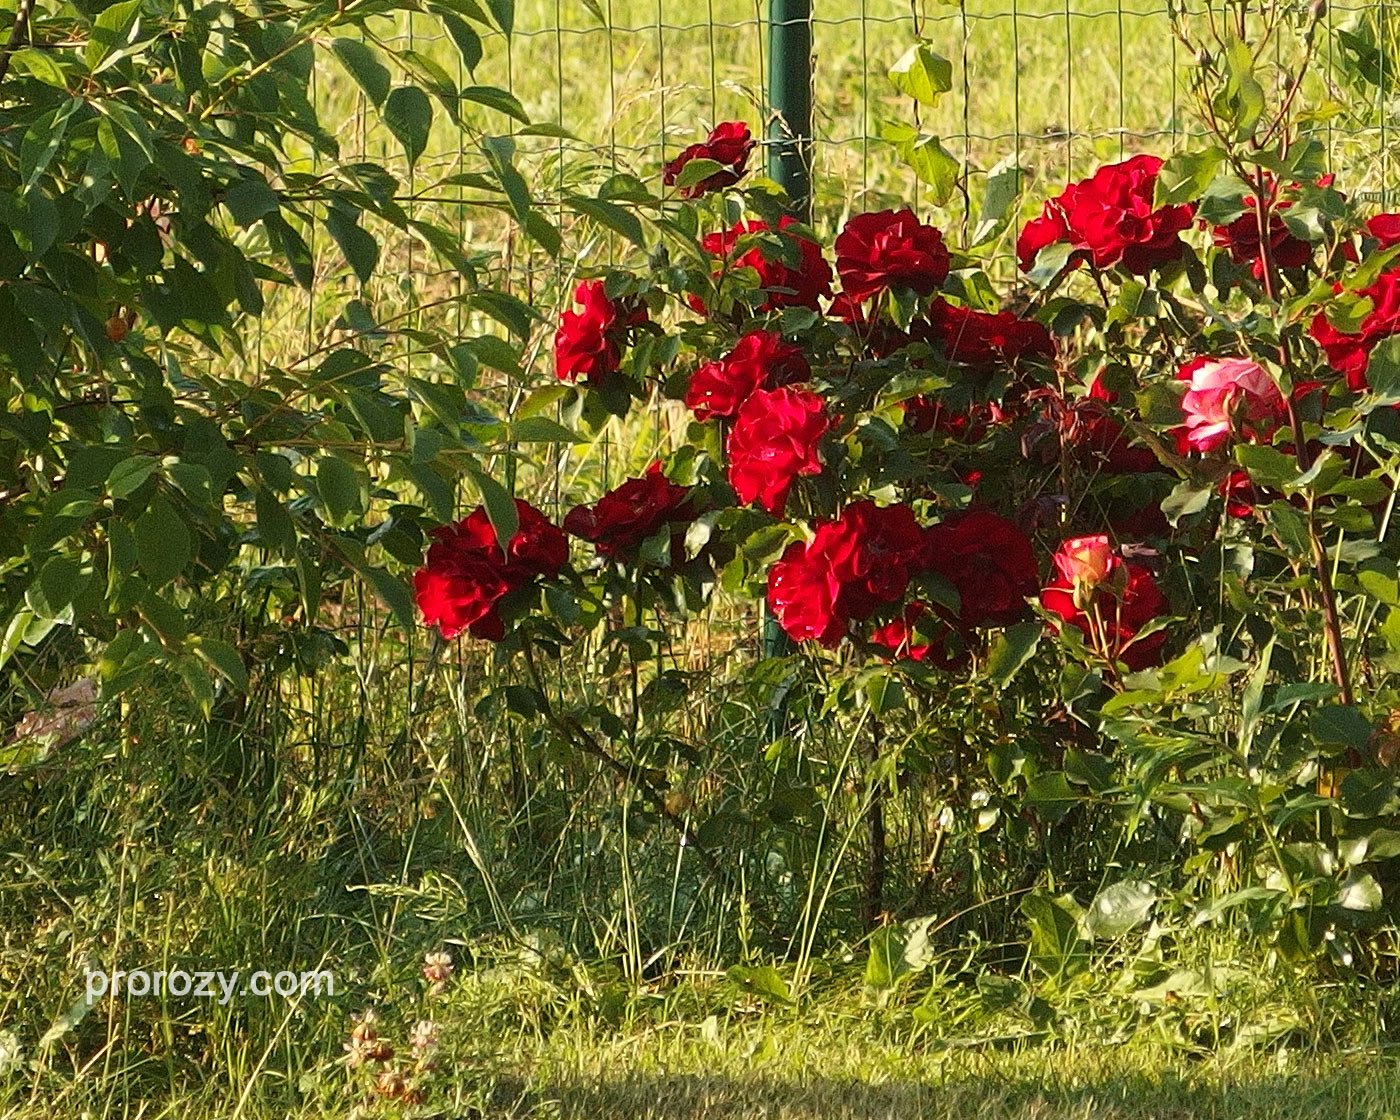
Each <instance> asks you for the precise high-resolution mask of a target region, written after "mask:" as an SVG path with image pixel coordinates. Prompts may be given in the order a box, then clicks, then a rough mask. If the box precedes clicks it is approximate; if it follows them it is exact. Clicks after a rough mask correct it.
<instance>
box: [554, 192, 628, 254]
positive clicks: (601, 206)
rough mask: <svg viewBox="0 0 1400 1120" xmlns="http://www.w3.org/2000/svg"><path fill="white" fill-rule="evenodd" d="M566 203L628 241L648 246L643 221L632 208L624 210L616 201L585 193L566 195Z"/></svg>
mask: <svg viewBox="0 0 1400 1120" xmlns="http://www.w3.org/2000/svg"><path fill="white" fill-rule="evenodd" d="M564 201H565V203H566V204H567V205H568V207H569V208H570V209H572V210H576V211H578V212H579V213H580V214H583V215H584V216H586V217H589V218H592V219H593V220H594V221H595V222H598V223H599V224H600V225H604V226H606V227H607V228H608V229H610V230H612V231H613V232H614V233H620V234H622V236H623V237H625V238H627V240H628V241H630V242H632V244H633V245H635V246H637V248H639V249H645V248H646V241H645V236H644V234H643V233H642V223H641V221H640V220H639V219H638V218H637V216H636V215H635V214H633V213H632V212H631V211H630V210H624V209H623V208H622V207H621V206H618V205H617V203H615V202H608V201H607V200H606V199H601V198H587V197H585V196H584V195H578V194H571V195H568V196H566V198H565V200H564Z"/></svg>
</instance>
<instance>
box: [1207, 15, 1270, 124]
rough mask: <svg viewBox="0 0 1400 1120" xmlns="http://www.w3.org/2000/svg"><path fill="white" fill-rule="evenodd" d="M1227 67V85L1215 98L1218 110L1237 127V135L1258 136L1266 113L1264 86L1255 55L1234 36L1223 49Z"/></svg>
mask: <svg viewBox="0 0 1400 1120" xmlns="http://www.w3.org/2000/svg"><path fill="white" fill-rule="evenodd" d="M1221 60H1222V61H1223V63H1224V66H1225V74H1226V82H1225V88H1224V89H1223V90H1221V91H1220V93H1218V94H1217V95H1216V96H1215V98H1214V108H1215V111H1216V112H1217V113H1218V114H1220V115H1221V116H1223V117H1228V118H1229V119H1230V121H1231V122H1232V123H1233V124H1234V126H1235V138H1236V139H1237V140H1248V139H1249V138H1250V137H1251V136H1253V135H1254V130H1255V128H1256V127H1257V126H1258V124H1259V118H1260V116H1261V115H1262V114H1263V112H1264V87H1263V86H1261V85H1260V84H1259V80H1258V79H1257V78H1255V76H1254V55H1253V54H1252V53H1251V52H1250V49H1249V47H1247V46H1246V45H1245V44H1244V43H1243V42H1241V41H1240V40H1239V39H1238V38H1236V37H1235V36H1233V35H1231V36H1230V37H1229V41H1228V42H1227V44H1226V47H1225V50H1224V51H1222V52H1221Z"/></svg>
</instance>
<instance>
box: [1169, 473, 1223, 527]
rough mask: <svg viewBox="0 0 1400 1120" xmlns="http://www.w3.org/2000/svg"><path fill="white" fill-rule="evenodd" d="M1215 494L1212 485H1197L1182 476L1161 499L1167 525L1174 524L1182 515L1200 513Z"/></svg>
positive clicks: (1188, 515) (1177, 522)
mask: <svg viewBox="0 0 1400 1120" xmlns="http://www.w3.org/2000/svg"><path fill="white" fill-rule="evenodd" d="M1215 494H1216V491H1215V488H1214V487H1210V486H1197V485H1196V484H1195V483H1193V482H1192V481H1191V480H1190V479H1186V478H1184V479H1182V480H1181V481H1180V482H1178V483H1177V484H1176V485H1175V486H1174V487H1173V488H1172V492H1171V493H1170V494H1168V495H1167V496H1166V497H1165V498H1163V499H1162V514H1163V516H1165V517H1166V519H1167V523H1168V524H1169V525H1172V526H1176V525H1177V524H1179V523H1180V521H1181V519H1182V518H1183V517H1190V516H1191V515H1192V514H1194V513H1200V512H1201V510H1203V509H1205V508H1206V507H1207V506H1208V505H1210V502H1211V499H1212V498H1214V497H1215Z"/></svg>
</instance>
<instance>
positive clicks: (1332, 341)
mask: <svg viewBox="0 0 1400 1120" xmlns="http://www.w3.org/2000/svg"><path fill="white" fill-rule="evenodd" d="M1337 290H1338V291H1340V290H1341V287H1340V285H1338V288H1337ZM1357 295H1361V296H1365V297H1367V298H1368V299H1369V300H1370V301H1371V311H1370V313H1369V314H1367V316H1366V318H1365V319H1363V320H1362V321H1361V328H1360V330H1359V331H1357V333H1356V334H1349V333H1347V332H1345V331H1339V330H1338V329H1337V328H1336V327H1334V326H1333V325H1332V324H1331V323H1330V322H1328V321H1327V315H1326V313H1325V312H1322V311H1319V312H1318V313H1317V315H1316V316H1315V317H1314V318H1313V321H1312V326H1311V327H1310V328H1309V332H1308V333H1309V334H1311V335H1312V336H1313V338H1314V339H1316V340H1317V343H1318V345H1319V346H1321V347H1322V349H1323V350H1324V351H1326V353H1327V361H1328V363H1329V364H1330V365H1331V366H1332V368H1333V369H1335V370H1338V371H1339V372H1341V373H1343V374H1345V375H1346V379H1347V386H1348V387H1349V388H1351V389H1352V390H1353V391H1355V392H1358V393H1359V392H1361V391H1362V390H1363V389H1365V388H1366V387H1367V384H1366V364H1367V363H1368V362H1369V361H1370V360H1371V350H1372V348H1373V347H1374V346H1375V345H1376V343H1378V342H1380V341H1381V339H1383V338H1388V337H1389V336H1391V335H1393V334H1400V268H1398V269H1391V270H1390V271H1389V272H1383V273H1381V275H1380V276H1378V277H1377V278H1376V282H1375V283H1374V284H1372V285H1371V286H1370V287H1369V288H1363V289H1361V291H1359V292H1358V293H1357Z"/></svg>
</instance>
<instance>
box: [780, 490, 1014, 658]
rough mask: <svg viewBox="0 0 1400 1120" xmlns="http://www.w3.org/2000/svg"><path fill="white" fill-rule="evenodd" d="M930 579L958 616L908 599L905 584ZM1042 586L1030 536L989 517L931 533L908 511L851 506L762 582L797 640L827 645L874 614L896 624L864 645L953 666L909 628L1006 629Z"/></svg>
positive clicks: (965, 633) (941, 631)
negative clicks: (924, 624)
mask: <svg viewBox="0 0 1400 1120" xmlns="http://www.w3.org/2000/svg"><path fill="white" fill-rule="evenodd" d="M927 575H935V576H937V577H940V578H941V579H942V580H943V581H945V583H946V584H948V585H951V587H952V589H953V591H954V592H955V594H956V596H957V600H958V607H957V609H956V610H952V609H950V608H949V607H948V606H946V605H943V604H934V603H929V602H926V601H923V600H920V599H914V600H912V601H910V602H909V603H908V604H905V597H906V595H907V594H908V592H909V590H910V587H911V584H913V583H914V582H916V581H917V580H918V579H919V577H921V576H927ZM1038 585H1039V577H1038V574H1037V571H1036V562H1035V553H1034V550H1033V548H1032V545H1031V542H1030V539H1029V538H1028V537H1026V536H1025V535H1024V534H1023V533H1021V532H1020V530H1018V529H1017V528H1016V526H1015V525H1013V524H1012V523H1011V522H1009V521H1007V520H1006V519H1005V518H1003V517H1001V516H999V515H998V514H995V513H992V512H990V511H987V510H970V511H967V512H964V513H960V514H954V515H952V516H950V517H949V518H948V519H946V520H945V521H942V522H940V523H938V524H936V525H933V526H930V527H928V528H923V527H921V526H920V525H919V523H918V521H917V519H916V518H915V515H914V511H913V510H912V509H911V508H910V507H909V506H907V505H893V506H878V505H876V504H875V503H874V502H872V501H870V500H869V499H865V500H862V501H858V502H853V503H852V504H851V505H849V506H847V507H846V508H845V509H844V510H843V511H842V513H841V515H840V516H839V517H837V518H836V519H835V520H832V521H826V522H822V523H820V524H818V525H817V526H816V527H815V530H814V531H813V534H812V539H811V540H810V541H805V542H804V541H794V542H793V543H792V544H790V545H789V546H788V547H787V549H786V551H784V553H783V555H782V558H781V559H780V560H778V562H777V563H776V564H774V565H773V567H772V569H771V570H770V572H769V575H768V606H769V608H770V609H771V610H772V611H773V615H774V617H775V618H777V619H778V622H779V623H780V624H781V625H782V627H783V629H784V630H785V631H786V632H787V633H788V635H789V636H790V637H792V638H793V639H794V640H797V641H805V640H811V641H815V642H818V643H820V644H821V645H824V646H828V647H834V646H836V645H838V644H839V643H840V642H841V640H842V639H843V638H846V637H849V636H852V634H853V629H854V627H855V626H856V624H858V623H863V622H866V621H869V620H870V619H871V618H872V616H874V615H876V614H877V613H879V614H883V615H889V614H890V613H891V608H897V610H898V613H897V615H896V617H894V618H893V619H891V620H890V621H887V622H886V623H885V624H884V625H883V626H879V627H877V628H876V629H875V630H874V631H873V632H872V633H871V635H870V640H871V642H872V643H873V644H875V645H877V646H881V647H884V648H885V649H886V650H887V651H888V652H890V653H893V654H898V655H900V656H905V657H910V658H913V659H914V660H925V659H929V658H932V659H933V660H935V661H938V662H945V663H946V662H948V661H950V660H951V658H950V656H949V654H948V651H947V648H946V647H940V648H938V649H935V647H934V645H933V644H932V643H930V642H922V643H921V642H919V641H917V640H916V639H914V637H913V629H914V628H915V626H916V624H917V623H918V622H919V620H920V619H923V618H925V617H927V619H928V623H929V625H928V629H929V631H930V633H932V634H936V635H938V636H939V638H940V641H941V640H942V639H943V638H945V637H951V636H953V635H955V634H956V635H957V636H959V637H960V638H961V639H962V641H963V642H964V643H966V641H967V639H968V638H969V637H970V635H971V634H972V632H973V631H975V630H977V629H979V628H982V627H987V626H1006V625H1010V624H1011V623H1013V622H1015V621H1017V619H1019V618H1020V617H1022V616H1023V615H1024V614H1025V612H1026V600H1027V599H1028V598H1029V597H1031V596H1034V595H1035V593H1036V589H1037V587H1038Z"/></svg>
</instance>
